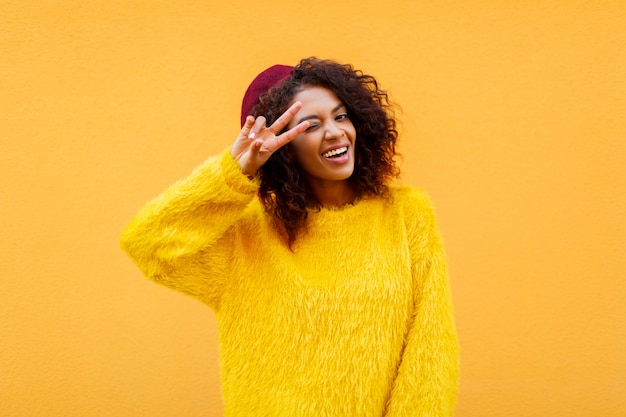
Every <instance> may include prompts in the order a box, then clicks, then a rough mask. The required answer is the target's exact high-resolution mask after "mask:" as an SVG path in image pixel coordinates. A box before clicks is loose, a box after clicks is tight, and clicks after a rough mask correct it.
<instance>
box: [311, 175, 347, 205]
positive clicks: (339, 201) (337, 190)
mask: <svg viewBox="0 0 626 417" xmlns="http://www.w3.org/2000/svg"><path fill="white" fill-rule="evenodd" d="M309 188H310V190H311V192H312V194H313V195H314V196H315V198H316V199H317V201H319V202H320V204H321V205H322V207H340V206H344V205H346V204H350V203H352V202H353V201H354V199H355V198H356V192H355V191H354V190H353V189H352V187H351V186H350V184H349V183H348V180H343V181H324V182H314V181H312V182H309Z"/></svg>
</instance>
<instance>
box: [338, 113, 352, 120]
mask: <svg viewBox="0 0 626 417" xmlns="http://www.w3.org/2000/svg"><path fill="white" fill-rule="evenodd" d="M349 118H350V117H349V116H348V113H339V114H338V115H337V116H336V117H335V120H337V121H341V120H347V119H349Z"/></svg>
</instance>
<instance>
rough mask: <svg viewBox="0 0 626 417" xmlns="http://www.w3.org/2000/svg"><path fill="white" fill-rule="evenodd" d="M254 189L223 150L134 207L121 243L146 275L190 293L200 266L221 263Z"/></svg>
mask: <svg viewBox="0 0 626 417" xmlns="http://www.w3.org/2000/svg"><path fill="white" fill-rule="evenodd" d="M256 189H257V185H256V184H255V183H254V182H251V181H249V180H248V179H247V178H246V177H245V176H244V175H243V174H242V173H241V171H240V168H239V166H238V165H237V163H236V162H235V161H233V160H232V157H231V156H230V154H228V153H227V152H223V153H222V154H220V155H218V156H215V157H212V158H209V159H208V160H207V161H206V162H205V163H204V164H202V165H201V166H200V167H198V168H197V169H196V170H194V172H193V173H192V174H191V175H190V176H189V177H187V178H185V179H183V180H181V181H178V182H177V183H175V184H174V185H172V186H171V187H169V188H168V189H167V190H166V191H165V192H163V193H162V194H161V195H159V196H158V197H157V198H155V199H154V200H152V201H151V202H150V203H148V204H147V205H146V206H145V207H144V208H143V209H141V210H140V211H139V213H137V215H136V216H135V217H134V218H133V220H132V221H131V222H130V224H129V225H128V226H127V227H126V229H125V230H124V232H123V234H122V238H121V245H122V248H123V249H124V250H125V251H126V252H127V253H128V254H129V255H130V257H131V258H132V259H133V260H134V261H135V263H136V264H137V266H138V267H139V268H140V269H141V270H142V272H143V273H144V274H145V275H146V276H147V277H149V278H151V279H153V280H155V281H159V282H162V283H164V284H166V285H168V286H170V287H176V286H179V285H180V286H182V287H183V288H176V289H179V290H182V291H184V292H188V293H191V292H193V291H194V290H192V289H189V288H187V286H189V285H193V282H191V281H192V280H197V279H198V276H197V275H198V272H200V270H202V272H203V273H204V275H205V276H208V277H209V278H210V276H211V274H218V273H219V272H220V269H224V265H225V263H226V262H227V261H228V259H229V258H230V257H229V253H228V251H229V250H231V249H232V239H228V238H227V235H228V234H229V233H232V227H233V225H234V223H235V222H236V221H237V219H238V218H239V217H240V216H241V213H242V211H243V209H244V208H245V207H246V205H247V204H248V203H249V202H250V201H251V200H252V199H253V198H254V195H255V191H256ZM207 273H208V275H207ZM181 280H187V281H188V282H178V281H181ZM198 285H199V283H198Z"/></svg>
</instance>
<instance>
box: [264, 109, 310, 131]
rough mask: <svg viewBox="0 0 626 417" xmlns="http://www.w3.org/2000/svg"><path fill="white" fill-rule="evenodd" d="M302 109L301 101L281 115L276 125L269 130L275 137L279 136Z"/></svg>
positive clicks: (273, 124)
mask: <svg viewBox="0 0 626 417" xmlns="http://www.w3.org/2000/svg"><path fill="white" fill-rule="evenodd" d="M301 107H302V103H300V102H299V101H296V102H295V103H293V104H292V105H291V106H290V107H289V108H288V109H287V111H286V112H284V113H283V114H281V115H280V117H279V118H278V119H276V121H275V122H274V123H272V125H271V126H270V127H269V130H271V131H272V133H274V134H275V135H277V134H279V133H280V131H281V130H283V128H284V127H285V126H287V125H288V124H289V122H290V121H291V119H293V117H294V116H295V115H296V113H298V110H300V108H301Z"/></svg>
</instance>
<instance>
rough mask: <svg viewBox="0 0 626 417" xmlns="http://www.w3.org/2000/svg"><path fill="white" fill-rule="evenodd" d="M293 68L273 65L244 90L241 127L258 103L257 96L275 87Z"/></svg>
mask: <svg viewBox="0 0 626 417" xmlns="http://www.w3.org/2000/svg"><path fill="white" fill-rule="evenodd" d="M292 69H293V67H290V66H288V65H274V66H271V67H269V68H268V69H266V70H265V71H263V72H262V73H260V74H259V75H257V76H256V78H255V79H254V80H252V83H250V86H249V87H248V89H247V90H246V94H244V96H243V101H242V103H241V126H242V127H243V125H244V124H245V123H246V117H248V116H249V115H250V110H252V107H254V105H255V104H256V103H257V102H258V101H259V96H261V94H263V93H265V92H266V91H267V90H269V89H270V88H272V87H276V86H277V85H278V84H280V83H281V82H282V81H284V80H285V79H286V78H288V77H289V75H291V70H292Z"/></svg>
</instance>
